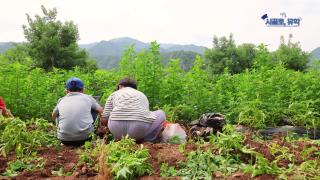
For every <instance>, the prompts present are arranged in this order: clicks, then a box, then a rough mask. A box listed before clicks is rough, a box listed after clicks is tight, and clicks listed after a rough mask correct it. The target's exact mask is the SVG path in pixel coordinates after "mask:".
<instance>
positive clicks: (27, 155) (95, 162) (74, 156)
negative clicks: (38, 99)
mask: <svg viewBox="0 0 320 180" xmlns="http://www.w3.org/2000/svg"><path fill="white" fill-rule="evenodd" d="M0 128H1V130H2V131H1V134H0V135H1V151H2V154H1V156H0V162H1V163H0V164H1V166H0V173H1V174H2V176H1V178H5V177H4V176H6V177H7V178H8V177H14V178H15V179H39V178H49V177H50V178H53V179H61V178H66V179H70V178H71V179H77V178H89V179H111V178H113V179H166V178H170V179H211V178H216V179H275V178H277V179H318V178H319V176H320V174H319V172H318V169H319V167H320V164H319V163H320V154H319V150H320V142H319V140H310V139H308V138H298V137H294V135H293V134H277V135H274V136H273V137H271V138H270V139H263V138H261V137H259V136H256V135H255V134H254V133H250V131H248V132H247V133H244V134H242V133H238V132H236V131H235V130H234V127H233V126H230V125H226V126H225V127H224V131H223V133H218V135H217V136H215V135H212V136H211V137H209V140H208V141H206V142H205V141H203V140H201V139H198V140H192V139H191V138H190V139H189V140H188V141H187V143H185V144H180V145H178V144H166V143H156V144H153V143H143V144H136V143H135V142H134V141H133V140H132V139H130V138H124V139H122V140H121V141H118V142H113V141H109V140H110V138H109V140H108V138H104V139H103V140H102V139H98V140H95V141H92V142H89V141H88V142H87V143H86V144H85V145H84V146H83V147H81V148H72V147H66V146H61V145H60V144H59V142H58V141H57V140H56V139H55V137H54V134H55V126H54V125H53V124H51V123H47V121H46V120H43V119H36V120H35V119H34V120H29V121H21V120H19V119H4V118H1V121H0Z"/></svg>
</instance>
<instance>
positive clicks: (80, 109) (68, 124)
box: [52, 77, 103, 146]
mask: <svg viewBox="0 0 320 180" xmlns="http://www.w3.org/2000/svg"><path fill="white" fill-rule="evenodd" d="M65 87H66V91H65V92H66V95H65V96H64V97H63V98H61V99H59V101H58V103H57V105H56V107H55V108H54V110H53V112H52V119H53V120H55V121H56V124H57V127H58V130H57V138H58V139H59V140H60V141H61V142H62V143H63V144H65V145H73V146H79V145H82V144H84V142H85V141H86V140H89V139H90V138H89V135H90V133H92V132H93V131H94V127H93V122H94V119H93V117H92V114H91V111H92V110H95V111H97V112H98V113H99V114H101V113H102V112H103V108H102V107H101V106H100V105H99V103H98V102H97V101H96V100H95V99H94V98H93V97H92V96H89V95H86V94H84V93H83V90H84V84H83V82H82V81H81V80H80V79H79V78H76V77H72V78H70V79H68V80H67V82H66V86H65Z"/></svg>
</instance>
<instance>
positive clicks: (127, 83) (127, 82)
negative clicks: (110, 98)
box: [117, 76, 138, 89]
mask: <svg viewBox="0 0 320 180" xmlns="http://www.w3.org/2000/svg"><path fill="white" fill-rule="evenodd" d="M119 85H121V86H124V87H131V88H133V89H137V87H138V85H137V81H136V80H135V79H133V78H131V77H128V76H127V77H124V78H122V79H121V80H120V81H119V84H118V86H117V89H119Z"/></svg>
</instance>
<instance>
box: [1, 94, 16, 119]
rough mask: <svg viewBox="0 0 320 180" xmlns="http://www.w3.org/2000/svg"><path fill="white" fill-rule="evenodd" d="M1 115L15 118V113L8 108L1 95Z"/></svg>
mask: <svg viewBox="0 0 320 180" xmlns="http://www.w3.org/2000/svg"><path fill="white" fill-rule="evenodd" d="M0 116H3V117H6V118H13V115H12V114H11V112H10V110H9V109H7V106H6V104H5V103H4V101H3V100H2V97H1V96H0Z"/></svg>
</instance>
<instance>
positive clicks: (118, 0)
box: [0, 0, 320, 50]
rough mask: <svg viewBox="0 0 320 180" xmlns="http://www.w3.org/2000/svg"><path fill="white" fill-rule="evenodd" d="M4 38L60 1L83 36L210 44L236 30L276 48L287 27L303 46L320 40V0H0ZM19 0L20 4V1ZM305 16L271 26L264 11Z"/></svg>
mask: <svg viewBox="0 0 320 180" xmlns="http://www.w3.org/2000/svg"><path fill="white" fill-rule="evenodd" d="M0 1H2V2H0V3H1V6H0V24H1V35H0V41H10V40H12V41H22V40H23V34H22V28H21V25H22V24H25V23H26V17H25V13H29V14H31V15H34V14H39V13H40V12H41V9H40V5H41V4H43V5H45V6H46V7H49V8H52V7H56V8H57V9H58V16H59V19H61V20H73V21H74V22H75V23H77V24H78V27H79V31H80V37H81V41H80V42H82V43H83V42H94V41H99V40H103V39H105V40H108V39H112V38H116V37H122V36H130V37H133V38H137V39H139V40H143V41H152V40H157V41H158V42H175V43H185V44H187V43H195V44H199V45H205V46H209V47H210V46H211V41H212V37H213V35H218V36H222V35H228V34H229V33H231V32H232V33H233V34H234V37H235V40H236V42H238V43H244V42H251V43H255V44H258V43H265V44H270V46H271V47H272V48H273V49H274V48H275V47H277V46H278V44H279V37H280V35H285V36H288V34H289V33H292V34H293V35H294V38H295V39H296V40H299V41H300V42H301V44H302V47H303V48H304V49H306V50H312V49H313V48H315V47H318V46H320V33H318V32H319V30H320V23H318V18H320V12H319V11H317V9H319V7H320V3H319V2H318V1H316V0H305V1H303V0H290V1H289V0H282V1H278V0H238V1H235V0H91V1H89V0H67V1H65V0H23V1H18V0H11V1H9V0H7V1H4V0H0ZM17 4H19V6H17ZM281 12H286V13H287V15H288V16H293V17H295V16H301V17H302V18H303V21H302V23H301V27H298V28H268V27H265V26H264V24H263V21H262V20H261V19H260V17H261V15H262V14H263V13H271V14H274V15H276V16H278V15H279V13H281Z"/></svg>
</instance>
